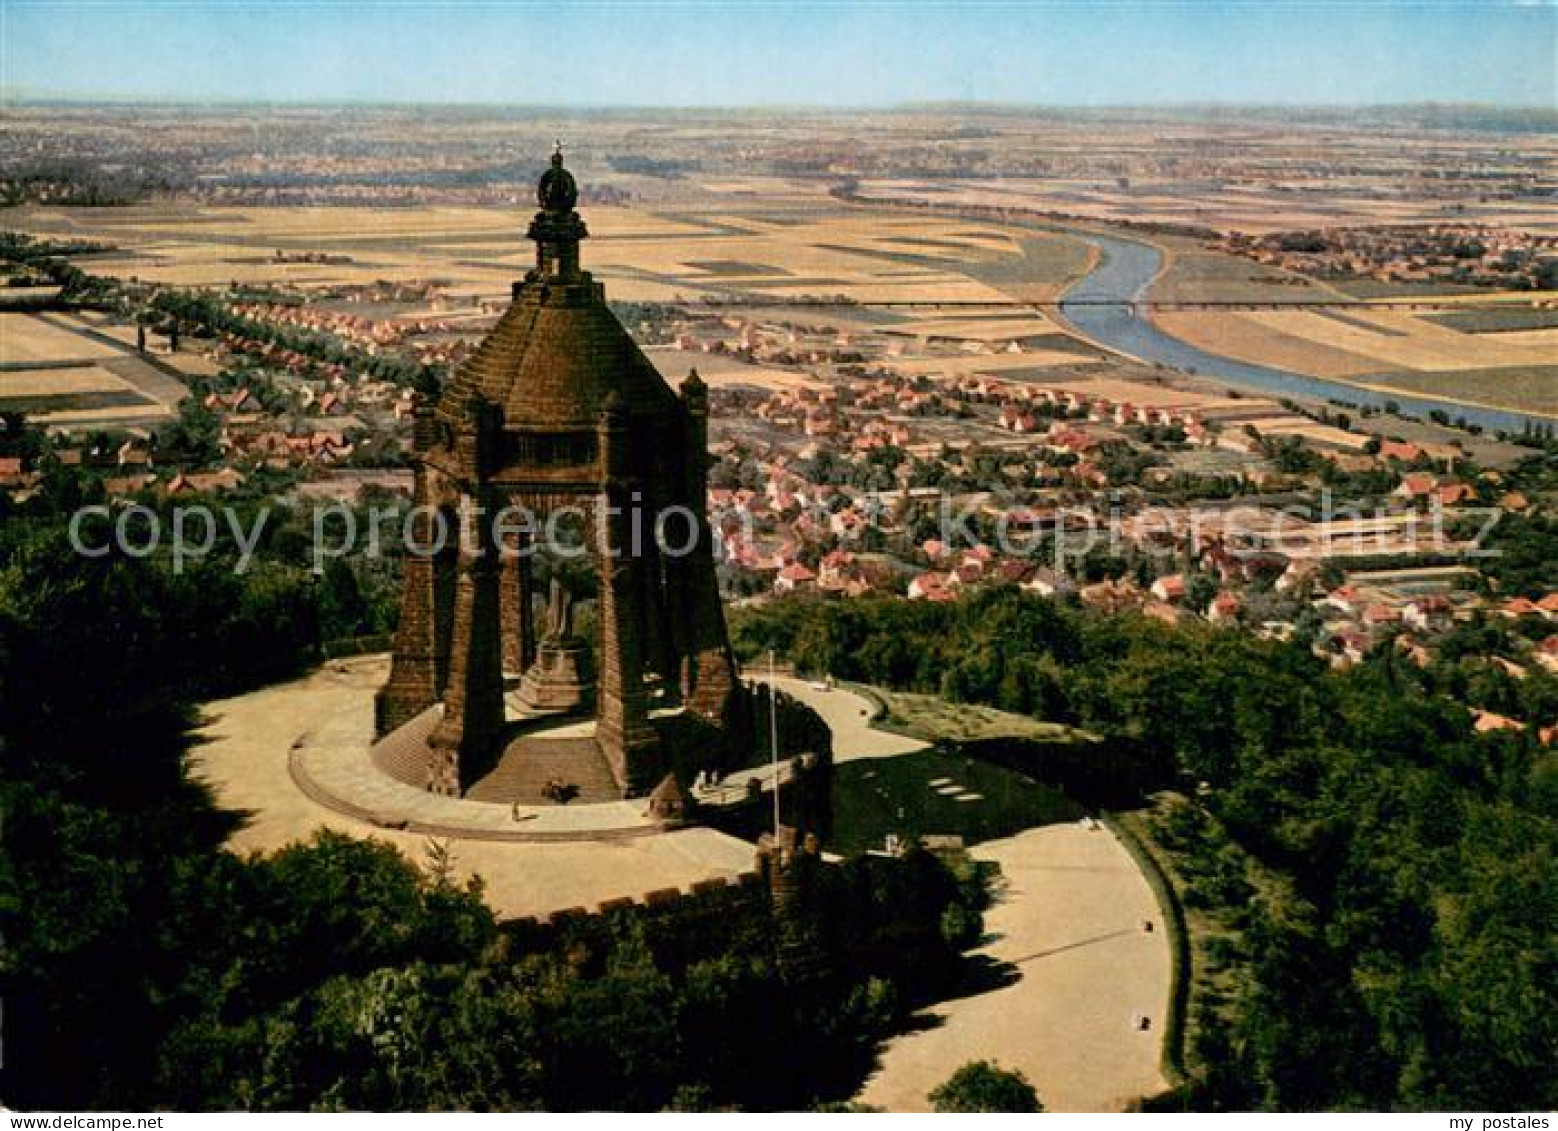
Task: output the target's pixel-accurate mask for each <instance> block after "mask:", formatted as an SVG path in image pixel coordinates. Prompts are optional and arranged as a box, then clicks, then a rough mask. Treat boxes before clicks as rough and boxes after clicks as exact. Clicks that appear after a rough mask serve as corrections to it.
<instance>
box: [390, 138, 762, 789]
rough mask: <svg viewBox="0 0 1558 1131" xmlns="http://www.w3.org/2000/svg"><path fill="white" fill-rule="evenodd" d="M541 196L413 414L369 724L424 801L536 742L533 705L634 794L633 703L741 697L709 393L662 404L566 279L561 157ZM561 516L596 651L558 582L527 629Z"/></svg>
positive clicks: (580, 276) (644, 362) (654, 762)
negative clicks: (465, 353)
mask: <svg viewBox="0 0 1558 1131" xmlns="http://www.w3.org/2000/svg"><path fill="white" fill-rule="evenodd" d="M537 195H538V197H539V201H540V206H541V209H540V211H539V212H537V213H536V215H535V219H534V220H533V221H532V222H531V225H530V230H529V233H528V234H529V238H530V239H532V240H534V241H535V245H536V265H535V268H534V269H533V270H531V271H530V272H529V273H528V274H527V275H526V276H525V278H524V280H523V281H522V282H519V283H516V284H515V285H514V300H513V303H512V305H511V306H510V307H509V309H508V311H507V312H506V313H505V314H504V315H503V317H502V319H501V320H500V321H499V322H498V324H497V326H496V327H495V328H494V329H493V331H492V332H491V333H490V334H489V335H488V336H487V338H486V339H485V340H484V341H483V342H482V343H481V345H480V346H479V347H478V348H477V349H476V351H475V352H474V353H473V354H472V355H471V356H470V358H469V359H468V360H467V361H466V362H465V363H464V364H463V365H462V366H461V367H460V368H459V369H458V370H457V371H456V372H455V373H454V374H453V376H452V377H451V378H450V379H449V381H448V382H447V384H446V386H445V387H444V388H443V389H442V390H441V391H439V392H438V393H437V394H436V395H433V394H423V395H421V396H420V398H419V401H418V404H417V407H416V411H415V426H414V439H413V457H412V458H413V462H414V464H415V469H416V480H415V484H416V485H415V500H414V502H415V504H416V510H415V511H414V515H415V533H414V538H413V546H412V547H411V553H410V554H409V555H408V558H407V562H406V575H405V590H404V594H403V597H402V603H401V619H400V627H399V630H398V631H397V633H396V635H395V642H394V661H393V666H392V668H391V672H390V677H389V680H388V682H387V683H386V684H385V686H384V687H383V688H382V689H381V690H380V692H379V696H378V700H377V723H378V731H379V734H380V736H381V741H383V742H391V741H393V742H397V743H398V746H397V750H398V751H400V753H399V754H397V757H399V758H401V761H402V763H403V764H404V762H405V759H406V757H407V755H406V753H405V752H406V751H408V750H409V751H410V758H411V761H412V764H413V765H415V766H417V767H418V770H419V771H420V765H421V763H422V760H423V759H425V779H424V783H425V785H426V787H427V788H428V789H429V790H432V791H435V792H439V793H446V794H460V793H463V792H464V791H465V790H466V789H468V788H469V787H470V786H471V785H472V784H473V783H474V782H475V781H476V780H477V779H479V778H481V777H482V776H483V775H485V774H486V773H488V771H490V770H491V769H492V768H493V767H494V766H495V765H497V764H498V762H499V761H500V759H501V760H503V761H504V763H505V765H507V764H508V760H509V759H510V758H515V757H519V758H523V757H524V756H525V751H526V750H527V749H533V748H535V747H534V743H535V741H536V738H535V721H536V716H537V715H545V714H546V713H547V712H558V713H561V714H564V715H566V714H568V713H570V712H572V713H574V714H575V715H580V714H583V713H585V712H590V713H592V714H593V719H594V728H593V751H595V752H597V753H593V754H592V753H591V752H590V750H588V749H586V750H584V751H583V752H582V753H581V754H580V755H579V756H581V757H584V758H590V757H595V758H596V759H597V760H603V761H604V763H605V766H606V767H607V768H608V769H609V772H610V780H611V782H612V783H613V785H614V789H615V791H616V795H617V796H619V797H622V796H636V795H639V794H643V793H647V792H649V790H651V789H652V788H653V787H654V786H655V785H656V783H657V782H658V781H659V780H660V778H661V777H662V776H663V774H664V767H665V764H666V763H665V758H664V752H663V751H662V750H661V748H660V742H661V739H660V737H659V733H658V732H657V730H656V728H655V727H654V725H652V720H651V717H650V710H651V706H653V707H654V708H656V710H657V713H658V711H659V710H660V709H662V708H663V709H664V710H665V711H667V712H675V711H682V712H690V713H693V714H695V715H697V716H699V717H700V718H701V719H702V720H704V721H706V722H708V723H710V724H712V725H714V726H724V725H725V724H726V723H727V722H728V721H729V718H730V715H731V714H732V700H733V697H734V696H735V695H736V694H737V683H736V674H735V667H734V662H733V659H732V656H731V651H730V646H729V642H728V640H727V637H726V633H725V621H724V614H723V611H722V609H721V607H720V601H719V592H718V588H717V585H716V580H715V574H714V559H713V552H712V536H711V533H710V530H709V525H708V520H707V517H706V511H705V499H706V495H707V483H706V477H707V448H708V429H707V424H708V392H707V388H706V387H705V386H704V384H703V382H702V381H701V380H700V379H699V377H698V375H697V373H696V372H695V371H694V372H692V373H690V374H689V375H688V377H687V379H686V380H685V381H683V382H682V384H681V389H680V393H679V395H678V393H677V392H673V391H672V389H671V388H670V386H669V385H667V384H666V382H665V380H664V379H663V378H662V377H661V376H660V374H659V373H658V372H656V370H655V368H654V366H653V365H652V364H651V363H650V362H649V360H648V358H646V357H645V356H644V354H643V353H642V352H641V351H640V350H639V349H638V347H637V346H636V345H634V343H633V341H632V339H631V338H629V337H628V335H627V332H626V331H625V330H624V329H623V328H622V326H621V324H620V323H619V322H618V321H617V319H616V318H615V317H614V316H613V315H612V313H611V311H610V310H609V309H607V306H606V302H605V295H604V292H603V289H602V287H601V285H600V284H599V283H596V282H595V281H594V280H593V279H592V278H591V277H590V274H589V272H587V271H584V270H582V269H581V268H580V264H579V244H580V241H581V240H583V239H585V238H586V237H587V236H588V234H589V233H588V231H587V230H586V229H585V226H584V222H583V221H582V220H581V219H580V218H579V214H578V213H577V212H576V211H574V206H575V204H576V203H577V201H578V189H577V187H576V185H575V183H574V179H573V176H572V175H571V174H570V173H569V172H568V170H567V169H565V168H564V167H563V157H562V153H561V149H560V148H559V151H558V152H557V153H556V154H554V155H553V157H552V160H551V167H550V168H549V169H548V170H547V171H546V172H545V173H544V174H543V175H542V177H541V180H540V184H539V186H538V192H537ZM506 508H510V509H509V510H506ZM561 512H567V513H569V514H571V515H573V516H575V517H576V519H577V523H578V525H579V527H580V529H581V530H582V532H583V534H584V538H583V541H584V543H585V546H586V548H587V552H588V554H589V559H588V560H589V565H590V567H591V569H592V571H593V573H594V577H595V582H596V585H595V594H596V595H595V608H594V626H595V627H594V638H593V657H591V656H589V655H588V654H587V653H588V651H589V649H588V648H587V647H586V646H587V645H588V643H589V642H588V641H582V640H581V639H580V638H579V637H578V636H576V635H575V633H574V631H573V627H572V625H573V612H572V607H573V601H574V596H575V595H571V594H569V593H566V592H563V593H559V592H558V591H557V583H556V582H554V583H553V588H552V592H551V594H550V596H549V598H548V600H547V602H546V605H547V608H548V610H549V612H548V616H547V622H548V623H547V624H546V625H545V626H544V628H545V631H544V633H542V634H538V632H537V627H536V625H535V623H534V622H535V608H534V606H535V604H536V600H535V597H536V594H535V593H534V589H535V584H534V577H533V566H534V564H535V559H534V557H533V553H534V551H535V549H536V546H537V543H538V541H539V540H541V539H542V538H543V537H544V536H545V534H546V528H547V521H548V519H549V518H550V517H553V516H556V515H558V514H559V513H561ZM500 515H507V517H506V518H504V519H503V520H502V521H495V520H497V519H498V518H499V516H500ZM515 516H519V517H515ZM657 524H659V525H661V526H662V527H663V530H664V537H663V539H661V538H657V537H656V528H657ZM439 528H442V529H443V531H444V532H445V533H446V535H447V538H446V539H445V540H444V544H443V545H442V547H441V548H437V549H436V552H433V548H434V547H437V543H438V538H437V533H438V530H439ZM510 687H514V688H516V690H515V692H514V694H513V695H509V694H508V690H509V688H510ZM527 734H528V735H530V736H531V737H528V738H527V737H524V736H525V735H527ZM572 741H573V743H574V745H575V748H577V744H578V741H579V740H578V739H577V738H574V739H573V740H572ZM525 743H530V744H531V745H530V746H526V745H524V744H525Z"/></svg>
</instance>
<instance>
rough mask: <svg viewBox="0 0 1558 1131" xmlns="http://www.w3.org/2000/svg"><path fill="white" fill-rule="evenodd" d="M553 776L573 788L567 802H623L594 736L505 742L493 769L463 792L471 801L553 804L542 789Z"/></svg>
mask: <svg viewBox="0 0 1558 1131" xmlns="http://www.w3.org/2000/svg"><path fill="white" fill-rule="evenodd" d="M553 780H556V781H561V782H565V783H567V784H569V785H573V786H576V787H578V790H579V792H578V794H577V796H575V797H574V798H573V800H572V801H571V802H569V804H572V805H581V804H589V803H592V802H600V801H620V800H622V791H621V790H620V789H619V788H618V787H617V782H616V779H615V778H613V777H612V776H611V767H610V765H608V764H607V762H606V756H605V755H604V754H602V753H601V749H600V747H599V746H598V745H596V743H595V740H594V739H593V738H543V737H538V736H536V737H533V736H525V737H521V738H517V739H515V740H514V741H513V742H511V743H509V746H508V749H507V750H505V751H504V752H503V757H502V758H501V759H499V761H498V764H497V765H496V766H495V767H493V769H492V772H491V773H489V774H488V775H487V776H486V777H484V778H482V779H481V780H480V781H478V782H477V783H476V784H475V785H473V786H471V788H470V789H468V790H466V793H465V796H466V797H468V798H470V799H471V800H473V801H496V802H502V803H505V804H507V803H511V802H518V803H519V804H521V805H550V804H555V802H553V801H552V799H551V798H549V797H547V796H546V792H545V790H546V785H547V782H549V781H553Z"/></svg>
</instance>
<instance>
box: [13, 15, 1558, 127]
mask: <svg viewBox="0 0 1558 1131" xmlns="http://www.w3.org/2000/svg"><path fill="white" fill-rule="evenodd" d="M456 13H457V14H458V18H451V16H452V15H453V14H456ZM278 17H280V18H278ZM0 29H3V31H4V36H3V40H4V46H3V54H0V98H3V99H4V103H5V105H7V106H10V105H34V104H64V103H87V104H127V105H146V104H161V105H204V106H220V105H332V106H334V105H349V106H450V107H495V108H506V109H513V108H523V109H553V110H574V111H582V110H666V109H681V110H716V109H747V110H770V111H773V110H783V109H795V110H812V111H816V110H871V111H892V110H913V109H929V108H935V107H937V106H941V107H956V108H961V109H968V108H971V107H985V108H991V109H996V108H1004V109H1008V110H1010V109H1027V110H1036V109H1055V110H1108V109H1155V110H1173V109H1191V108H1227V107H1232V108H1261V107H1269V108H1276V109H1282V108H1300V109H1303V108H1312V109H1367V108H1375V109H1378V108H1387V107H1409V106H1410V107H1418V106H1425V105H1440V106H1452V107H1468V106H1470V107H1479V108H1485V109H1498V110H1514V111H1518V110H1543V109H1546V110H1551V109H1554V108H1555V106H1558V96H1555V94H1554V64H1553V58H1554V54H1555V47H1558V6H1555V5H1554V4H1552V3H1550V2H1541V3H1538V2H1532V0H1502V2H1498V3H1467V2H1464V0H1437V2H1436V0H1400V2H1398V0H1382V2H1378V3H1326V4H1315V3H1299V2H1296V0H1295V2H1285V3H1270V4H1254V3H1248V2H1243V0H1233V2H1214V3H1188V2H1182V0H1168V2H1151V0H1121V2H1112V3H1106V4H1100V5H1084V4H1080V3H1076V2H1073V0H1037V2H1023V0H978V2H975V3H972V4H967V5H962V6H949V5H945V4H941V3H915V2H904V3H893V2H890V0H889V2H885V3H881V2H874V0H862V2H851V0H841V2H830V0H809V2H803V3H800V4H796V5H789V6H784V5H778V4H773V3H768V2H766V0H758V2H755V3H748V4H738V5H735V6H731V7H719V6H715V5H711V4H708V3H705V2H703V0H669V2H662V0H654V2H650V3H642V2H633V0H591V2H587V3H583V4H576V5H570V6H564V5H555V4H551V3H545V2H531V0H444V2H442V3H439V2H435V0H387V2H382V0H368V2H365V3H356V2H353V0H340V2H331V0H283V2H281V3H279V4H273V5H265V4H258V3H252V2H249V0H229V2H221V0H57V2H53V3H44V2H40V0H6V3H4V4H3V5H0ZM559 45H566V48H565V49H559ZM559 95H562V96H561V97H559Z"/></svg>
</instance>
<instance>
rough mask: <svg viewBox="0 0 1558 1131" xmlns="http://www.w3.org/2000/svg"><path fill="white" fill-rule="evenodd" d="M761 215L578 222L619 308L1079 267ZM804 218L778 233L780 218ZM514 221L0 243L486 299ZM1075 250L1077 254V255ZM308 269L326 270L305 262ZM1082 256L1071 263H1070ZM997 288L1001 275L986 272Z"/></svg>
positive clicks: (627, 212) (350, 215) (1044, 253)
mask: <svg viewBox="0 0 1558 1131" xmlns="http://www.w3.org/2000/svg"><path fill="white" fill-rule="evenodd" d="M760 187H762V186H754V193H753V194H752V195H753V197H754V198H755V199H761V200H763V211H762V212H753V213H752V214H750V215H747V214H743V213H742V212H741V211H740V209H739V203H738V202H732V206H731V207H730V208H729V209H724V210H716V211H713V212H711V211H709V210H707V209H699V210H697V211H696V212H694V211H685V212H678V211H677V210H675V209H670V210H666V211H655V212H652V211H644V210H639V209H627V208H620V207H611V206H601V205H595V206H591V207H589V209H588V217H589V226H590V233H591V238H590V242H589V244H588V245H587V247H586V251H585V254H586V261H587V264H588V266H589V269H590V270H591V271H593V272H594V273H595V274H596V275H597V276H598V277H599V278H601V279H603V280H605V281H606V282H607V283H608V285H609V288H610V293H611V295H612V297H614V298H617V299H619V300H623V301H656V300H670V299H673V298H675V297H677V296H678V295H680V296H683V297H689V298H696V297H699V296H702V295H709V294H713V295H726V296H728V295H738V296H743V297H746V298H761V297H765V296H766V297H773V298H781V299H793V298H797V297H802V296H808V297H811V296H818V295H826V296H828V297H838V296H843V297H845V298H847V299H851V300H855V301H864V302H870V301H882V300H896V301H927V302H933V301H949V300H955V301H978V300H989V299H1000V298H1003V297H1004V296H1003V294H1002V292H1001V291H999V290H997V289H996V288H994V287H992V286H990V285H988V284H986V283H983V282H980V281H979V280H978V279H976V278H974V277H973V274H972V273H971V272H970V271H969V270H968V269H967V268H968V265H969V264H970V262H976V263H981V264H986V263H988V264H1000V263H1002V262H1004V261H1010V268H1011V271H1010V272H1009V273H1013V274H1016V275H1019V276H1023V277H1027V278H1029V279H1037V280H1038V281H1041V282H1042V281H1043V274H1044V271H1043V270H1036V268H1042V267H1043V263H1044V261H1045V260H1046V258H1048V259H1051V260H1053V261H1054V262H1055V263H1056V264H1062V263H1072V264H1073V265H1076V264H1077V263H1079V262H1080V263H1082V264H1085V255H1082V253H1079V252H1077V251H1076V250H1075V248H1073V247H1070V246H1069V244H1070V243H1074V241H1066V240H1065V239H1064V238H1063V237H1059V236H1055V237H1039V236H1033V237H1023V238H1022V239H1021V240H1020V241H1019V240H1018V239H1017V238H1015V237H1014V236H1013V235H1012V234H1010V233H1008V232H1006V231H1003V230H1002V229H1000V228H998V227H994V226H989V227H986V226H981V225H971V224H969V223H968V222H966V221H961V220H929V219H923V218H919V217H900V216H890V215H876V214H870V213H864V212H861V211H860V210H856V209H844V208H841V207H839V206H837V205H834V204H833V203H832V202H830V201H828V200H827V198H826V197H825V196H823V195H822V194H821V193H820V192H819V191H818V190H816V189H809V190H805V191H801V190H792V191H791V192H790V193H789V194H788V197H779V198H774V197H765V196H762V195H760V194H759V193H757V192H756V191H755V190H756V189H757V188H760ZM787 202H788V203H789V204H791V205H796V204H802V203H804V204H805V205H806V206H807V207H805V208H804V209H800V210H798V211H797V212H796V213H794V214H791V215H785V216H783V217H780V216H776V215H771V214H769V213H771V212H772V210H773V209H774V208H776V207H778V206H779V205H782V204H785V203H787ZM524 222H525V213H524V210H523V208H520V209H500V208H493V209H479V208H438V207H434V208H418V209H376V208H354V207H342V208H251V207H242V208H218V207H208V208H201V209H198V210H196V211H195V212H193V213H185V212H181V211H178V210H176V209H170V208H158V207H137V208H122V209H92V208H82V209H71V210H69V211H66V210H57V209H55V210H51V209H46V208H29V209H18V210H10V211H7V212H3V213H0V224H3V226H5V227H7V228H14V229H16V230H21V231H27V232H31V233H34V234H38V235H44V236H54V237H57V238H64V237H74V238H84V239H93V240H100V241H103V242H107V243H111V244H114V245H115V246H116V248H117V249H118V250H117V251H116V252H114V253H110V254H105V255H98V256H94V257H92V259H91V262H90V267H91V269H92V270H93V271H95V272H98V273H101V274H106V275H110V276H113V277H116V278H131V277H134V278H138V279H143V280H148V281H153V282H161V283H171V284H177V285H182V286H222V285H227V284H229V283H234V282H236V283H242V284H267V283H270V284H276V283H287V284H294V285H298V286H307V287H325V286H332V285H349V284H365V283H372V282H375V281H379V280H385V281H393V282H423V281H437V282H440V283H442V284H444V285H445V286H447V287H449V288H450V289H451V290H453V291H454V292H455V293H456V294H458V295H465V296H467V297H471V298H476V297H487V298H497V297H501V296H502V295H504V294H506V293H507V290H508V287H509V284H510V283H512V281H513V280H514V279H515V278H517V277H518V276H520V275H522V274H523V273H524V271H525V270H527V269H528V268H529V266H530V265H531V256H532V249H531V247H530V244H529V243H528V242H527V241H525V240H524V239H523V231H524ZM1078 246H1081V245H1078ZM305 255H307V256H309V257H310V258H312V259H315V260H318V259H325V260H328V261H325V262H317V261H316V262H308V261H303V257H304V256H305ZM1079 255H1082V258H1081V259H1080V260H1079V259H1078V256H1079ZM993 271H994V274H995V275H996V276H1000V275H1002V274H1003V271H1002V270H1001V269H1000V268H999V267H997V268H993Z"/></svg>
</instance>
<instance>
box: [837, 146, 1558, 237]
mask: <svg viewBox="0 0 1558 1131" xmlns="http://www.w3.org/2000/svg"><path fill="white" fill-rule="evenodd" d="M1316 140H1317V141H1318V140H1319V139H1316ZM1549 152H1550V147H1549ZM859 193H860V195H861V196H862V197H865V198H867V199H870V200H883V201H903V202H911V201H913V202H921V203H929V204H934V205H942V206H947V207H967V206H974V207H982V208H1023V209H1030V210H1033V211H1038V212H1050V213H1054V214H1057V215H1063V216H1068V217H1075V218H1077V219H1084V220H1097V221H1105V222H1110V221H1114V222H1120V221H1126V222H1132V223H1154V224H1177V225H1186V226H1193V227H1201V228H1211V229H1217V230H1227V229H1234V228H1236V229H1239V230H1241V231H1246V232H1252V233H1263V232H1274V231H1283V230H1288V229H1293V228H1324V227H1360V226H1365V225H1370V224H1432V223H1444V222H1446V221H1449V220H1454V221H1456V222H1467V223H1488V224H1496V225H1501V226H1507V227H1518V228H1522V229H1526V230H1529V231H1535V232H1548V233H1558V219H1555V218H1554V216H1553V214H1552V211H1551V210H1550V209H1546V208H1543V207H1540V206H1539V205H1537V204H1535V203H1530V202H1521V201H1500V200H1482V201H1476V202H1472V201H1467V202H1459V201H1458V202H1456V204H1455V205H1453V206H1452V205H1451V204H1449V203H1446V202H1440V201H1436V200H1433V199H1429V198H1414V197H1411V196H1406V195H1402V196H1396V197H1385V196H1382V195H1381V194H1380V193H1378V192H1372V191H1368V190H1367V189H1365V188H1364V186H1362V185H1358V186H1349V185H1348V184H1347V183H1346V181H1345V179H1344V178H1339V177H1338V178H1327V179H1325V180H1323V181H1319V180H1305V179H1302V178H1293V179H1284V178H1281V177H1274V178H1273V179H1272V180H1271V181H1270V182H1269V183H1267V184H1262V185H1238V184H1217V185H1208V184H1198V183H1194V182H1192V183H1189V184H1186V183H1185V182H1183V181H1181V180H1179V179H1164V180H1151V179H1148V180H1132V181H1131V182H1130V183H1129V184H1128V185H1126V186H1121V185H1120V184H1119V183H1118V181H1116V180H1111V179H1107V178H1103V177H1083V178H1049V177H1045V178H1032V179H1029V178H1015V177H1014V178H998V179H992V180H989V181H981V182H978V183H974V184H967V183H961V182H953V183H950V184H949V183H947V182H945V181H934V180H920V179H916V178H882V179H870V180H864V181H862V182H861V183H860V187H859Z"/></svg>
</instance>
